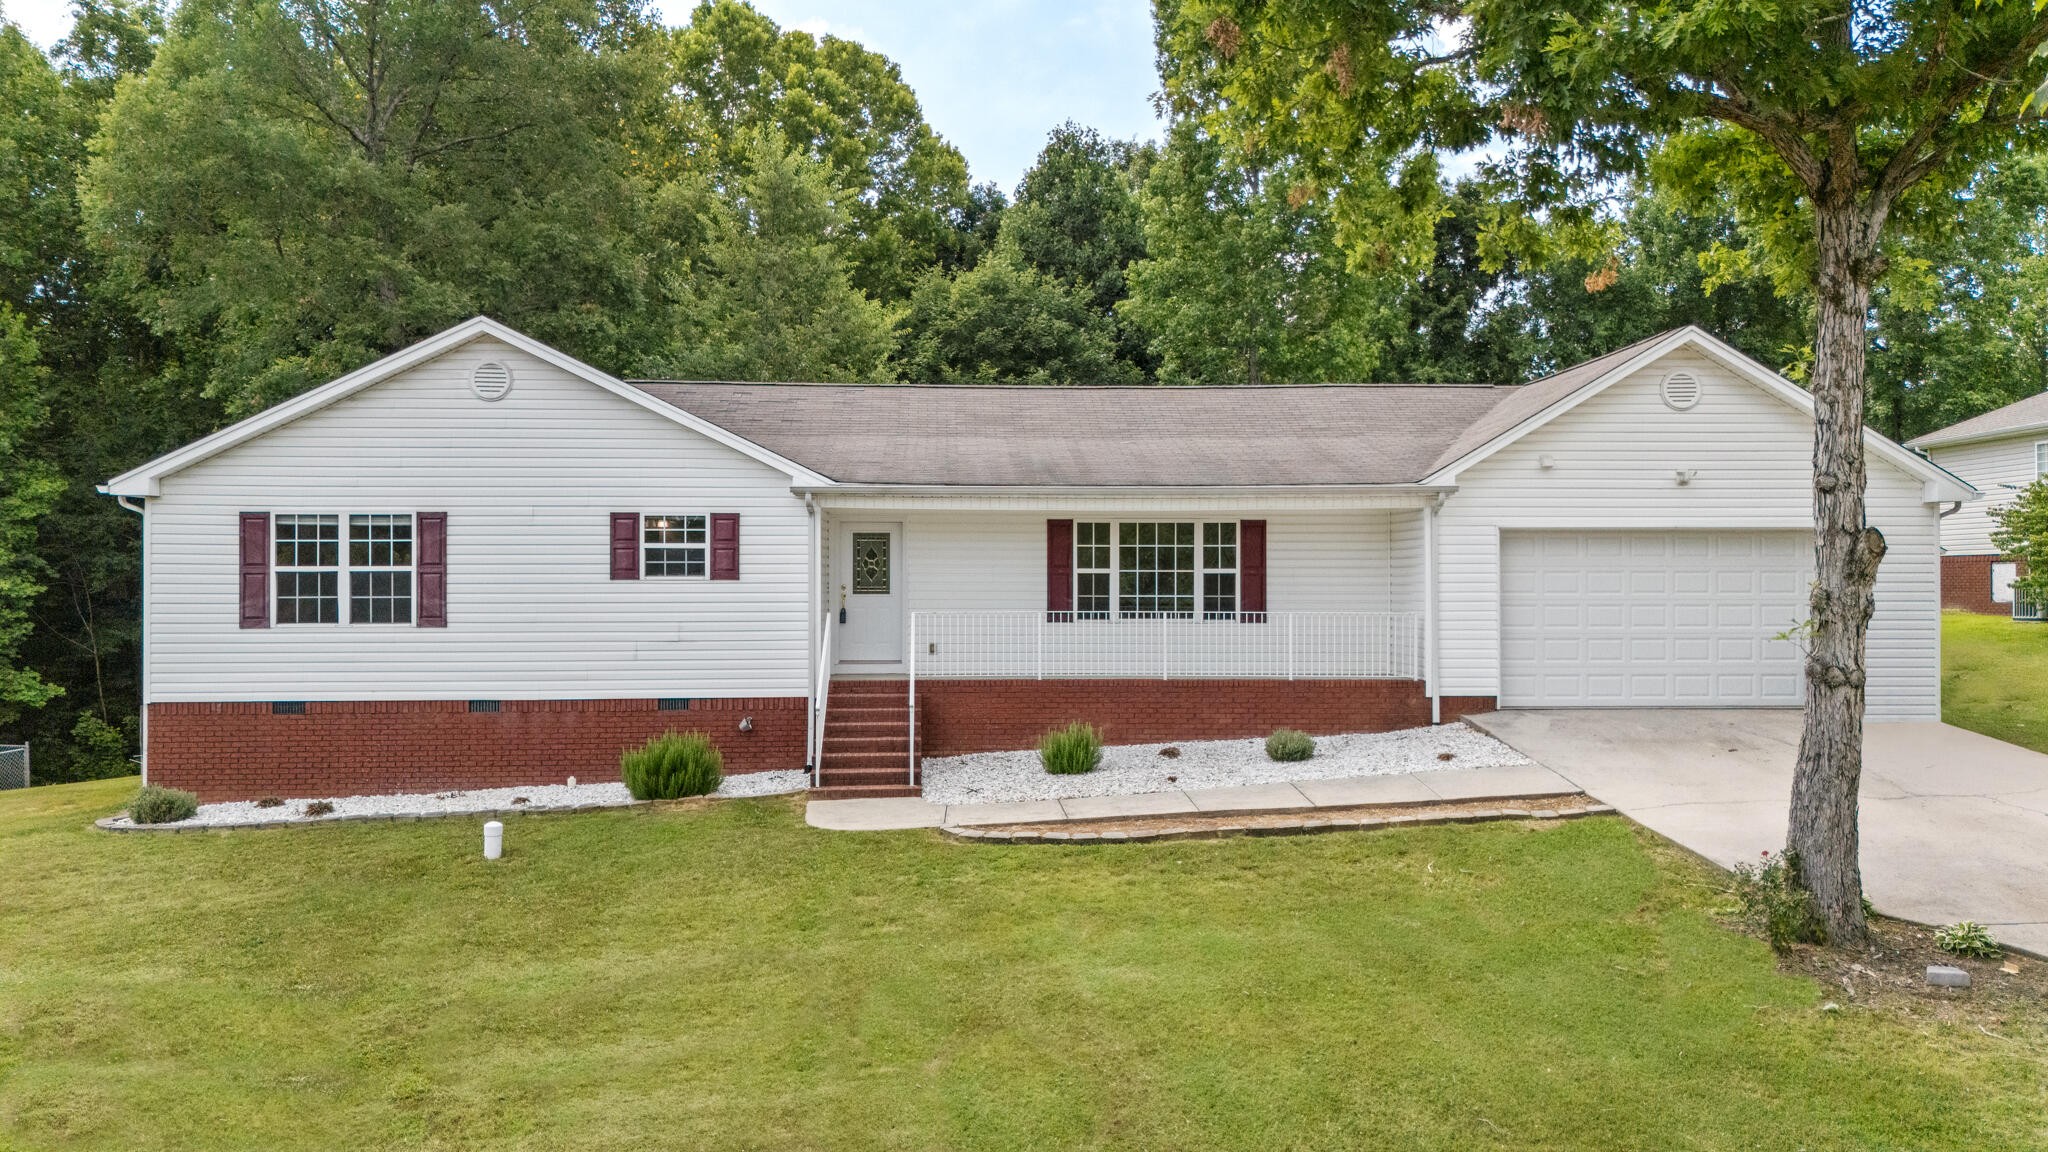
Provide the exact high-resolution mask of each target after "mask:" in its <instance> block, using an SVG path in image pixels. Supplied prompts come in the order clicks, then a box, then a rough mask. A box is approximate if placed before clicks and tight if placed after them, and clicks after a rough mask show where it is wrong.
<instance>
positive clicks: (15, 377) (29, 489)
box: [0, 28, 64, 735]
mask: <svg viewBox="0 0 2048 1152" xmlns="http://www.w3.org/2000/svg"><path fill="white" fill-rule="evenodd" d="M10 35H14V36H18V35H19V33H18V32H16V31H15V30H14V29H12V28H0V41H4V39H5V37H7V36H10ZM4 50H5V46H4V43H0V51H4ZM40 360H41V356H40V355H39V353H38V352H37V350H36V342H35V340H34V339H33V338H32V337H30V335H29V332H28V325H27V324H26V323H25V322H24V321H23V320H22V318H21V315H20V314H19V313H17V312H15V311H14V309H13V308H12V307H9V306H8V305H6V304H0V732H6V733H8V734H10V735H12V734H13V731H14V728H15V725H16V724H17V723H18V722H19V721H20V719H21V717H22V715H23V714H24V713H26V712H28V711H31V710H33V709H37V708H41V707H42V706H43V705H45V704H47V703H49V702H50V701H51V700H52V699H54V698H56V697H57V696H60V695H62V694H63V691H64V689H63V687H62V686H61V685H58V684H52V683H50V682H49V681H47V680H45V679H43V678H42V676H41V675H39V674H38V673H37V672H36V671H35V669H33V668H27V667H24V666H22V663H21V660H20V653H21V649H22V646H23V642H24V641H26V640H27V638H28V634H29V630H30V615H29V610H30V606H31V605H33V604H34V603H35V601H36V598H37V597H38V596H40V595H41V594H42V592H43V587H44V586H43V583H42V581H43V578H44V575H45V570H44V565H43V563H42V561H41V559H40V558H39V557H38V556H37V555H36V553H35V549H34V542H35V535H36V521H37V520H38V519H40V518H41V517H42V516H43V514H44V513H46V512H48V511H49V510H50V508H51V506H53V505H54V504H56V502H57V496H58V494H59V493H61V492H62V491H63V490H64V481H63V479H62V478H61V477H59V476H58V475H57V472H56V470H55V469H54V468H52V467H50V466H49V464H48V463H47V462H45V461H43V460H40V459H37V458H36V456H35V454H34V453H33V452H32V450H31V445H30V440H31V438H32V437H34V436H36V435H37V434H38V433H39V432H41V431H42V427H43V424H44V422H45V421H46V420H47V419H48V417H49V404H48V402H47V400H46V399H45V396H44V388H45V377H46V376H47V375H48V372H47V371H46V370H45V369H44V367H43V366H42V364H41V363H40Z"/></svg>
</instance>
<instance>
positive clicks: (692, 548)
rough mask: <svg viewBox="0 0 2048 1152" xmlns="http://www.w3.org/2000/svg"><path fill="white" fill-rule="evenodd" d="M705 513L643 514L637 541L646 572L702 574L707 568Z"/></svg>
mask: <svg viewBox="0 0 2048 1152" xmlns="http://www.w3.org/2000/svg"><path fill="white" fill-rule="evenodd" d="M709 524H710V519H709V518H708V517H705V516H682V515H667V516H647V517H644V518H643V519H642V521H641V536H640V543H641V545H642V547H641V554H642V557H643V564H644V572H645V574H646V575H648V576H702V575H704V574H705V573H706V572H707V571H709V565H710V544H711V530H710V527H709Z"/></svg>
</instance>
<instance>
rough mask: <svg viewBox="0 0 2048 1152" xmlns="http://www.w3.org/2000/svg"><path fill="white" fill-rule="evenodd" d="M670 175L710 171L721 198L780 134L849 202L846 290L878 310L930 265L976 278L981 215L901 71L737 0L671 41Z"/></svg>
mask: <svg viewBox="0 0 2048 1152" xmlns="http://www.w3.org/2000/svg"><path fill="white" fill-rule="evenodd" d="M666 80H667V83H668V86H669V89H670V92H671V94H672V98H671V99H669V100H668V101H667V102H666V103H665V108H666V109H667V115H668V117H669V120H670V126H669V128H668V134H669V139H668V141H667V143H666V146H665V148H664V149H663V150H662V152H661V159H662V162H663V163H664V164H666V165H670V166H673V167H682V166H687V165H689V164H692V163H694V162H696V157H698V156H700V155H701V156H703V157H705V158H706V159H707V160H708V162H709V165H710V167H711V169H712V170H713V172H714V173H715V174H716V176H717V178H718V180H719V182H720V183H721V184H730V183H735V182H737V180H739V179H740V178H742V177H743V175H744V174H745V173H746V172H747V171H749V170H750V169H751V168H752V166H753V165H754V163H755V162H756V161H755V157H754V155H753V153H754V150H755V141H756V140H757V139H758V138H760V137H761V136H763V135H765V134H773V135H775V136H778V137H780V138H781V139H782V140H784V141H786V142H787V146H788V147H790V148H793V149H794V150H796V151H797V152H798V153H800V154H802V155H803V156H804V157H806V158H808V159H810V160H813V161H816V162H818V163H820V164H823V165H824V166H825V167H826V170H827V172H828V173H829V176H828V179H829V181H830V182H831V183H832V184H833V185H835V186H837V187H839V188H841V189H844V190H845V193H846V196H845V202H844V203H845V208H846V211H847V222H846V228H845V230H844V233H843V235H841V236H840V237H839V238H838V239H839V241H840V242H841V243H842V244H843V245H844V248H845V255H846V258H847V261H848V264H849V267H850V269H851V276H852V281H853V283H854V285H855V286H856V287H858V288H859V289H860V290H861V291H863V292H865V293H867V294H868V295H870V296H873V297H875V298H877V299H881V300H896V299H900V298H902V297H904V296H906V295H908V294H909V292H910V288H911V286H912V284H913V283H915V281H916V280H917V278H918V276H919V274H920V273H921V272H922V271H923V270H924V269H926V268H929V267H932V266H934V265H947V266H952V265H959V264H971V263H972V262H973V260H972V257H973V254H974V252H975V251H976V250H977V249H978V241H977V237H976V229H975V223H976V218H977V216H978V215H979V213H978V211H977V209H978V208H979V207H982V206H983V205H985V201H982V202H978V201H977V198H976V196H975V194H974V193H972V192H971V191H970V190H969V188H968V184H967V162H966V161H965V160H963V159H961V156H960V153H959V152H958V151H957V150H955V149H954V148H953V146H952V145H950V144H948V143H946V142H945V141H944V140H943V139H941V138H940V137H939V136H938V134H937V133H935V132H933V131H932V129H931V126H930V125H929V124H926V123H925V120H924V113H923V110H922V109H920V108H919V107H918V103H917V96H916V94H915V93H913V92H912V91H911V90H910V87H909V85H907V84H905V83H904V82H903V77H902V75H901V73H900V72H899V71H898V69H897V67H896V65H895V64H893V63H891V62H890V61H889V60H888V58H887V57H884V56H882V55H880V54H879V53H876V52H872V51H869V50H868V49H866V48H864V47H862V46H861V45H860V44H858V43H856V42H854V41H852V40H845V39H841V38H839V37H836V36H826V37H824V38H822V39H819V38H817V37H813V36H812V35H811V34H810V33H808V32H802V31H794V30H784V29H782V28H779V27H777V26H776V24H775V22H774V21H772V20H770V19H768V18H767V17H766V16H763V15H762V14H761V13H760V12H758V11H756V10H755V9H754V8H752V7H751V6H749V5H747V4H745V3H742V2H740V0H705V2H704V3H700V4H699V5H698V6H697V7H696V9H695V10H693V11H692V12H691V13H690V22H689V23H688V24H687V25H685V26H684V27H682V28H679V29H677V30H676V31H675V32H674V33H673V34H671V36H670V38H669V44H668V68H667V77H666Z"/></svg>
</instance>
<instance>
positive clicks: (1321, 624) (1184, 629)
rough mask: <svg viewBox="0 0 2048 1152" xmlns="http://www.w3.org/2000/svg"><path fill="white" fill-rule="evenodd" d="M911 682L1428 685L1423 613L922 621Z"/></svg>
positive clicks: (920, 615) (914, 618) (976, 615)
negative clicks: (1411, 682) (1103, 680)
mask: <svg viewBox="0 0 2048 1152" xmlns="http://www.w3.org/2000/svg"><path fill="white" fill-rule="evenodd" d="M910 653H911V667H910V673H911V676H912V679H913V682H914V681H915V680H916V679H917V678H920V677H924V678H934V679H970V678H1003V679H1038V680H1043V679H1047V678H1049V677H1051V678H1084V677H1110V676H1116V677H1144V678H1158V679H1188V678H1194V677H1203V678H1210V677H1213V678H1222V679H1251V680H1265V679H1271V680H1382V679H1398V680H1419V679H1421V678H1422V615H1421V614H1420V613H1417V612H1266V613H1261V614H1258V615H1256V616H1245V617H1242V618H1228V619H1208V620H1204V619H1192V618H1188V617H1135V618H1117V619H1078V618H1076V617H1075V614H1073V613H1070V612H1065V613H1061V612H1033V611H1007V612H994V611H992V612H913V613H911V614H910Z"/></svg>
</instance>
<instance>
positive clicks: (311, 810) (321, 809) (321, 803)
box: [306, 800, 334, 816]
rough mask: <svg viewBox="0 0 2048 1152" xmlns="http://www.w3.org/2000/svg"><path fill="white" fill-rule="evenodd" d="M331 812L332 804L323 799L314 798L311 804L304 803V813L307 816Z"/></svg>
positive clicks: (325, 814) (332, 810)
mask: <svg viewBox="0 0 2048 1152" xmlns="http://www.w3.org/2000/svg"><path fill="white" fill-rule="evenodd" d="M333 814H334V805H332V804H329V803H328V802H327V801H325V800H315V801H313V802H312V803H311V804H308V805H306V815H308V816H331V815H333Z"/></svg>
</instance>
